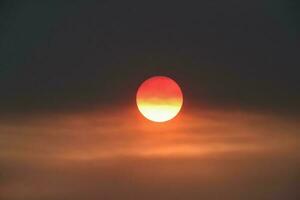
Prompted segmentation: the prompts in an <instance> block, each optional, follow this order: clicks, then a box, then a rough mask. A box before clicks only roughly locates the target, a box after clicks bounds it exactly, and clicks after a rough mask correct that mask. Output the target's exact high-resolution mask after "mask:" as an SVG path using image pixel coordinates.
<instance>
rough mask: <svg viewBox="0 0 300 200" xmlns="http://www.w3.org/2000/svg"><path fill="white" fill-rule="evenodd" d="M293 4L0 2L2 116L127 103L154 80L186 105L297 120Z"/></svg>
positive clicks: (299, 84)
mask: <svg viewBox="0 0 300 200" xmlns="http://www.w3.org/2000/svg"><path fill="white" fill-rule="evenodd" d="M299 6H300V5H299V2H298V1H296V0H276V1H271V0H269V1H268V0H265V1H261V0H260V1H259V0H254V1H240V0H230V1H223V0H204V1H189V2H180V3H177V2H175V1H106V2H105V1H72V2H71V1H70V2H69V3H68V2H67V1H49V2H48V3H46V2H45V1H40V2H35V3H33V2H30V1H26V2H24V1H2V2H1V8H0V9H1V10H0V11H1V12H0V25H1V32H0V34H1V35H0V36H1V37H0V42H1V43H0V91H1V98H0V108H1V110H2V111H8V112H12V111H25V110H27V111H28V110H29V111H30V110H39V109H46V110H47V109H53V108H56V109H61V108H66V109H74V107H76V108H80V107H82V108H85V107H86V106H87V105H107V104H109V105H113V104H114V105H119V104H122V103H125V104H127V103H131V102H132V99H133V97H134V95H135V92H136V88H137V87H138V85H139V84H140V83H141V81H143V80H144V79H145V78H147V77H149V76H151V75H157V74H160V75H169V76H171V77H173V78H174V79H176V80H177V81H178V82H179V84H180V85H181V86H182V87H183V90H184V94H185V96H186V97H188V98H186V99H187V101H191V102H193V103H209V104H212V105H216V106H241V107H250V108H256V109H257V108H259V109H268V110H278V111H280V110H283V111H287V112H292V111H293V112H296V113H298V112H299V107H300V106H299V101H300V93H299V89H300V81H299V73H300V70H299V66H300V61H299V52H300V51H299V50H300V42H299V32H300V27H299V13H300V12H299Z"/></svg>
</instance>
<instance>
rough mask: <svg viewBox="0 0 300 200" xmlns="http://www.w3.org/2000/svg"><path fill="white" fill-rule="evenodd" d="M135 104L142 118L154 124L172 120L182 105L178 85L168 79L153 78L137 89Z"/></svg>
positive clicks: (161, 77) (163, 77) (181, 96)
mask: <svg viewBox="0 0 300 200" xmlns="http://www.w3.org/2000/svg"><path fill="white" fill-rule="evenodd" d="M136 103H137V106H138V109H139V111H140V112H141V113H142V115H143V116H144V117H146V118H147V119H149V120H151V121H154V122H165V121H168V120H171V119H173V118H174V117H175V116H176V115H177V114H178V113H179V111H180V109H181V107H182V104H183V95H182V92H181V89H180V87H179V85H178V84H177V83H176V82H175V81H174V80H172V79H171V78H169V77H166V76H154V77H151V78H149V79H147V80H145V81H144V82H143V83H142V84H141V86H140V87H139V89H138V91H137V95H136Z"/></svg>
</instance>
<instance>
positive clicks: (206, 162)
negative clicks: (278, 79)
mask: <svg viewBox="0 0 300 200" xmlns="http://www.w3.org/2000/svg"><path fill="white" fill-rule="evenodd" d="M120 113H121V114H120ZM297 122H298V120H297V119H287V118H283V117H279V116H271V115H266V114H259V113H249V112H247V113H246V112H242V111H235V112H228V111H222V112H221V111H211V110H210V111H209V110H205V111H204V110H203V111H197V110H196V111H195V110H194V111H193V112H183V113H182V114H181V115H179V116H178V117H177V118H175V119H174V120H172V121H169V122H167V123H163V124H160V123H153V122H150V121H148V120H146V119H144V118H143V117H142V116H140V114H139V113H138V112H137V111H136V109H132V110H131V109H123V110H121V111H120V110H111V109H106V110H103V109H99V110H97V111H95V112H84V113H79V112H78V113H52V114H45V115H43V114H41V115H32V116H5V117H2V118H1V121H0V131H1V135H0V137H1V140H0V158H1V162H0V164H1V165H0V169H1V171H2V178H1V180H0V186H1V187H0V191H1V193H0V194H1V195H2V196H3V198H4V199H8V200H9V199H22V198H23V199H24V198H26V199H40V198H43V199H66V198H72V199H82V198H86V197H89V199H98V198H104V197H105V199H116V198H121V197H122V198H123V199H132V197H133V196H134V197H135V198H137V199H153V198H155V199H174V198H175V197H176V196H177V197H178V196H179V197H180V198H182V199H184V198H186V199H199V198H209V199H211V198H217V197H216V192H215V191H217V193H219V194H222V195H223V199H241V198H242V199H268V198H267V197H269V196H270V199H276V198H277V196H279V197H282V196H284V197H286V195H290V197H293V195H294V196H295V195H298V194H297V193H295V191H293V190H292V189H291V188H292V186H293V185H294V184H295V183H296V182H297V181H298V180H299V170H297V169H299V166H300V165H299V164H300V163H299V160H300V159H299V158H300V155H299V153H297V152H298V151H297V147H298V146H299V144H300V137H299V133H298V132H299V131H298V130H299V128H300V127H299V123H297ZM261 176H264V177H261ZM225 183H226V184H225ZM261 185H264V188H265V189H266V190H270V191H269V192H266V194H265V193H264V191H262V189H260V187H261ZM277 187H278V188H280V190H274V188H277ZM246 191H247V192H252V194H251V195H250V196H248V195H246V194H245V192H246ZM121 194H122V195H121ZM280 195H281V196H280ZM271 197H272V198H271ZM277 199H280V198H277ZM290 199H292V198H290Z"/></svg>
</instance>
